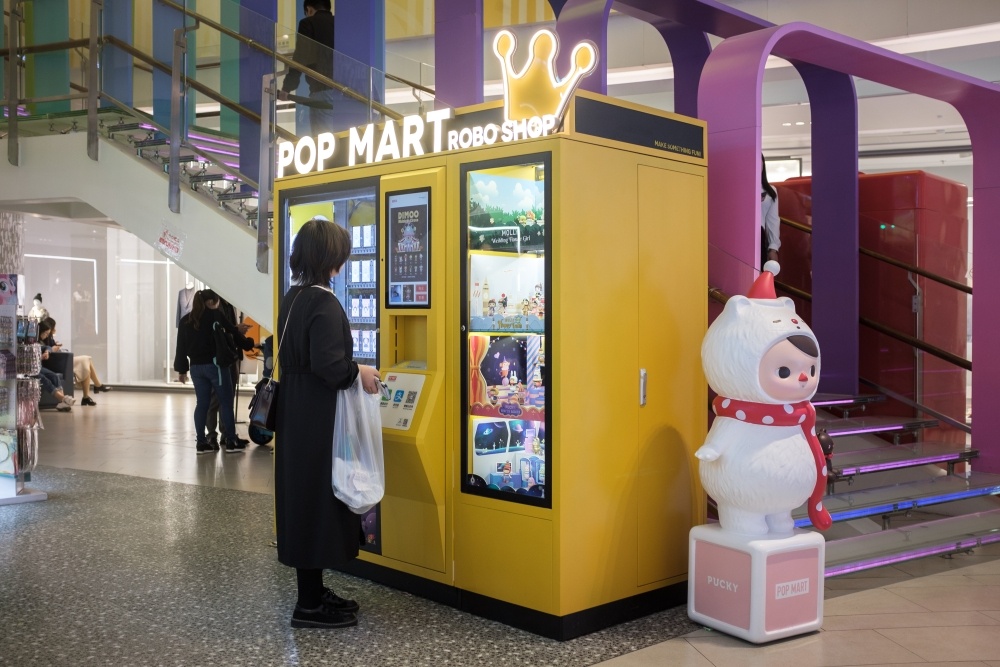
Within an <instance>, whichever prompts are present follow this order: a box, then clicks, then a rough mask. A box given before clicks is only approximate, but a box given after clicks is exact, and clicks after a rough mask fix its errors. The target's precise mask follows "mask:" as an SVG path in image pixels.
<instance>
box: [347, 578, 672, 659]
mask: <svg viewBox="0 0 1000 667" xmlns="http://www.w3.org/2000/svg"><path fill="white" fill-rule="evenodd" d="M340 570H341V571H342V572H344V573H346V574H351V575H354V576H356V577H362V578H364V579H369V580H371V581H375V582H378V583H380V584H385V585H386V586H391V587H392V588H396V589H399V590H401V591H406V592H407V593H412V594H413V595H419V596H420V597H423V598H427V599H428V600H433V601H434V602H438V603H440V604H446V605H448V606H450V607H454V608H456V609H460V610H461V611H464V612H468V613H470V614H475V615H476V616H482V617H483V618H488V619H490V620H491V621H498V622H500V623H503V624H504V625H509V626H511V627H515V628H518V629H520V630H527V631H528V632H531V633H534V634H536V635H541V636H542V637H547V638H549V639H556V640H559V641H566V640H569V639H575V638H577V637H581V636H583V635H586V634H589V633H591V632H597V631H598V630H603V629H604V628H608V627H611V626H613V625H617V624H619V623H624V622H626V621H631V620H634V619H637V618H641V617H643V616H647V615H649V614H652V613H655V612H658V611H664V610H666V609H671V608H673V607H677V606H680V605H682V604H684V595H685V591H686V589H687V583H686V582H681V583H679V584H673V585H671V586H666V587H664V588H659V589H657V590H655V591H649V592H648V593H641V594H639V595H634V596H632V597H629V598H625V599H623V600H615V601H614V602H609V603H608V604H603V605H600V606H598V607H593V608H591V609H584V610H583V611H578V612H575V613H572V614H567V615H566V616H554V615H552V614H547V613H544V612H541V611H537V610H535V609H529V608H527V607H522V606H520V605H516V604H511V603H510V602H504V601H503V600H497V599H495V598H491V597H487V596H485V595H480V594H478V593H472V592H470V591H465V590H462V589H460V588H455V587H453V586H447V585H445V584H439V583H437V582H434V581H428V580H426V579H423V578H422V577H418V576H416V575H412V574H408V573H405V572H400V571H398V570H393V569H391V568H388V567H385V566H383V565H376V564H374V563H369V562H367V561H362V560H355V561H353V562H352V563H351V564H350V565H348V566H346V567H343V568H340Z"/></svg>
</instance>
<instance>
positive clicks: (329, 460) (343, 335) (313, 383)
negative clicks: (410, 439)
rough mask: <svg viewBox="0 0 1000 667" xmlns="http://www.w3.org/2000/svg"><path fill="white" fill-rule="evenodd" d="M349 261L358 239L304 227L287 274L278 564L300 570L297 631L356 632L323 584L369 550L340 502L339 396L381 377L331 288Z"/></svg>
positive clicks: (282, 311)
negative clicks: (362, 353)
mask: <svg viewBox="0 0 1000 667" xmlns="http://www.w3.org/2000/svg"><path fill="white" fill-rule="evenodd" d="M350 253H351V236H350V234H349V233H348V232H347V230H346V229H344V228H343V227H341V226H340V225H337V224H335V223H333V222H330V221H328V220H319V219H315V218H314V219H312V220H310V221H309V222H307V223H306V224H305V225H303V227H302V229H301V231H299V233H298V236H297V237H296V238H295V242H294V243H293V245H292V254H291V257H290V259H289V266H290V268H291V272H292V279H293V281H294V282H295V286H294V287H292V288H291V289H290V290H288V293H287V294H285V296H284V297H283V298H282V300H281V306H280V308H279V309H278V328H277V331H280V332H282V333H281V334H280V337H279V339H278V341H277V345H278V357H279V358H278V361H277V365H278V366H279V368H280V375H281V391H280V392H279V393H278V414H277V423H276V429H275V430H276V435H277V440H276V441H277V442H278V443H279V444H278V445H277V446H276V447H275V450H274V459H275V460H274V500H275V519H276V525H277V537H278V560H279V561H280V562H281V563H282V564H284V565H287V566H289V567H294V568H295V571H296V577H297V581H298V600H297V602H296V605H295V611H294V612H293V614H292V620H291V624H292V627H293V628H344V627H349V626H353V625H357V623H358V619H357V616H356V615H355V613H356V612H357V611H358V603H357V602H355V601H354V600H346V599H344V598H341V597H340V596H338V595H337V594H335V593H334V592H333V591H331V590H330V589H328V588H326V587H325V586H324V585H323V570H324V569H328V568H336V567H340V566H343V565H346V564H347V563H349V562H350V561H351V560H353V559H354V558H356V557H357V555H358V547H359V546H360V544H361V543H362V542H363V541H364V535H363V533H362V531H361V517H360V516H358V515H357V514H355V513H353V512H352V511H351V510H350V509H349V508H348V507H347V505H345V504H344V503H342V502H341V501H340V500H338V499H337V498H336V497H335V496H334V495H333V488H332V486H331V484H330V475H331V471H332V470H333V428H334V423H335V421H336V418H337V395H338V393H339V391H340V390H341V389H347V388H349V387H350V386H351V385H352V384H354V381H355V380H356V379H357V377H358V376H359V375H360V376H361V384H362V385H363V387H364V390H365V391H366V392H368V393H369V394H374V393H377V392H378V391H379V374H378V371H377V370H376V369H375V368H372V367H371V366H361V365H358V364H357V363H356V362H355V361H354V359H353V349H354V345H353V340H352V337H351V326H350V323H349V322H348V320H347V315H346V313H344V308H343V306H342V305H341V303H340V301H338V300H337V297H336V296H334V294H333V292H332V291H331V289H330V280H331V279H332V278H333V277H334V276H336V275H337V274H338V273H339V272H340V271H341V269H343V267H344V262H345V261H346V260H347V257H348V255H350Z"/></svg>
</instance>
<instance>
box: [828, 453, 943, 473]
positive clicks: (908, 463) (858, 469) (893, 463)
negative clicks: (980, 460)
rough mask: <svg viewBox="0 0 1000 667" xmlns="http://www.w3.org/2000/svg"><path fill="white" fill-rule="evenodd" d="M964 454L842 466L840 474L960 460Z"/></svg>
mask: <svg viewBox="0 0 1000 667" xmlns="http://www.w3.org/2000/svg"><path fill="white" fill-rule="evenodd" d="M961 458H962V454H954V453H953V454H938V455H937V456H924V457H920V458H915V459H903V460H901V461H887V462H885V463H872V464H869V465H863V466H855V467H854V468H842V469H841V471H840V474H842V475H855V474H864V473H866V472H878V471H880V470H895V469H896V468H908V467H910V466H915V465H927V464H928V463H944V462H945V461H959V460H961Z"/></svg>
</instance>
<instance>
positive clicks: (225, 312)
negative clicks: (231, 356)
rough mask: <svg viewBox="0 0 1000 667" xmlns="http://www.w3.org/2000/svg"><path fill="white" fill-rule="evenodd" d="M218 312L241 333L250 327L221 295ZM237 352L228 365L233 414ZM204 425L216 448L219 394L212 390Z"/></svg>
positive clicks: (234, 407)
mask: <svg viewBox="0 0 1000 667" xmlns="http://www.w3.org/2000/svg"><path fill="white" fill-rule="evenodd" d="M219 313H220V314H221V315H222V317H224V318H225V319H226V321H227V322H229V323H230V324H231V325H233V326H234V327H236V328H237V329H238V330H239V332H240V333H241V334H244V335H245V334H246V332H247V331H248V330H249V329H250V325H249V324H241V323H238V322H237V321H236V309H235V308H234V307H233V305H232V304H231V303H229V302H228V301H226V300H225V299H223V298H222V297H219ZM237 353H238V356H239V358H238V359H237V360H236V361H235V362H233V364H232V365H230V366H229V369H228V370H229V379H230V380H231V382H230V384H231V385H232V393H233V403H232V404H230V405H229V410H230V411H231V412H232V413H233V414H234V415H235V413H236V405H235V397H236V384H237V382H238V381H239V379H240V363H241V362H242V361H243V352H242V351H240V350H237ZM222 379H223V380H225V379H226V378H225V372H223V378H222ZM234 419H235V416H234ZM205 427H206V428H207V429H208V435H207V436H206V437H207V438H208V442H209V444H210V445H212V449H213V450H217V449H218V448H219V434H218V428H219V395H218V394H217V393H216V392H212V402H211V403H209V404H208V416H207V417H206V419H205ZM236 439H237V440H238V441H239V442H242V443H243V446H244V447H245V446H246V445H247V444H249V443H250V441H249V440H246V439H244V438H240V437H239V436H238V435H237V436H236Z"/></svg>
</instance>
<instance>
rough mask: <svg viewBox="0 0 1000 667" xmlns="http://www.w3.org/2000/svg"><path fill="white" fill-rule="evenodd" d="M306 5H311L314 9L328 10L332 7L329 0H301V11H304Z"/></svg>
mask: <svg viewBox="0 0 1000 667" xmlns="http://www.w3.org/2000/svg"><path fill="white" fill-rule="evenodd" d="M306 7H312V8H313V9H316V10H326V11H330V10H331V9H332V8H333V5H332V4H330V0H302V9H303V11H305V8H306Z"/></svg>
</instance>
